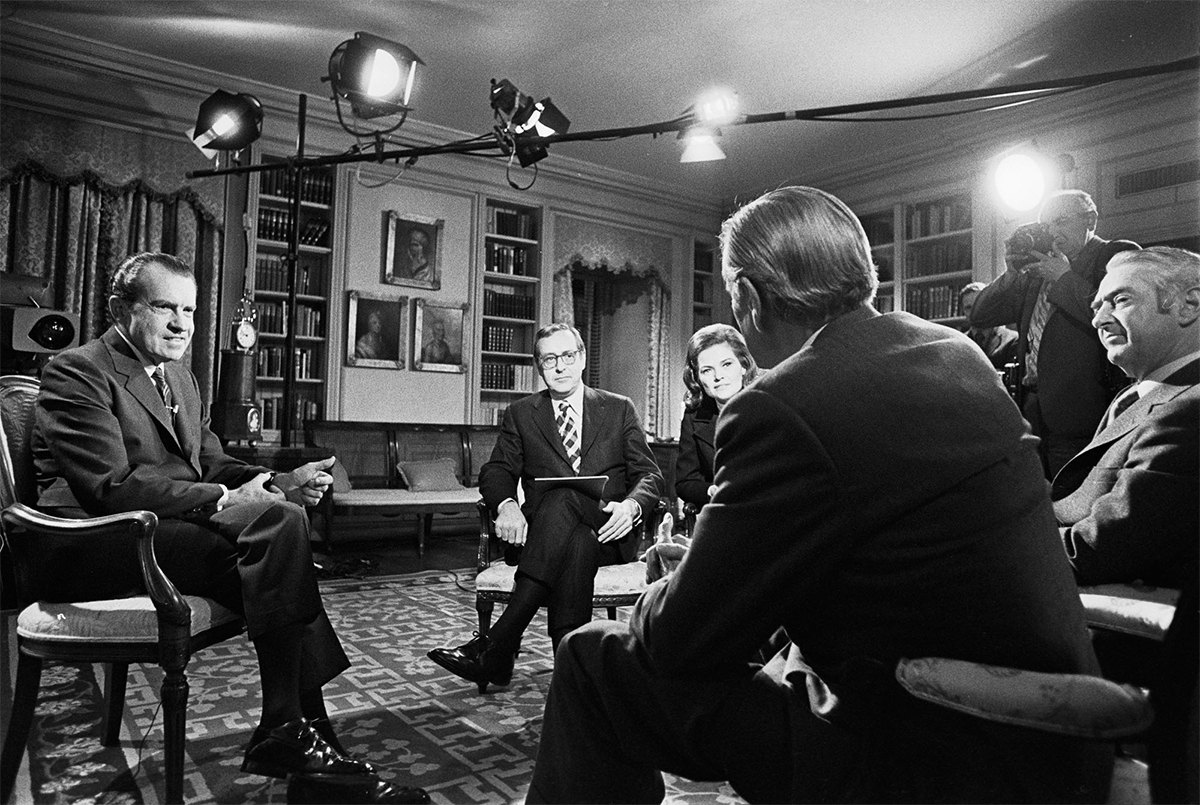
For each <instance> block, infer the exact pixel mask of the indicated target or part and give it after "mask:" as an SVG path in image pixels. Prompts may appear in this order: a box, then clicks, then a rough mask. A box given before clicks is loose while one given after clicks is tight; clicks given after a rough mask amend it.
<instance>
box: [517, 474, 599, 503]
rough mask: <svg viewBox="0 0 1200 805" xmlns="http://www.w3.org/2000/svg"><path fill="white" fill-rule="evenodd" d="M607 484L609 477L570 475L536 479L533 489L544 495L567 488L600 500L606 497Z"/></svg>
mask: <svg viewBox="0 0 1200 805" xmlns="http://www.w3.org/2000/svg"><path fill="white" fill-rule="evenodd" d="M607 483H608V476H607V475H568V476H565V477H562V478H534V479H533V488H534V489H535V490H537V493H538V494H539V495H543V494H545V493H546V492H549V491H550V490H551V489H557V488H558V487H562V486H566V487H569V488H571V489H575V490H577V491H579V492H582V493H583V494H585V495H587V496H588V497H591V498H595V499H596V500H600V499H602V498H603V497H604V485H605V484H607Z"/></svg>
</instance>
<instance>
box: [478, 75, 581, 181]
mask: <svg viewBox="0 0 1200 805" xmlns="http://www.w3.org/2000/svg"><path fill="white" fill-rule="evenodd" d="M489 95H490V102H491V106H492V111H493V112H494V113H495V115H496V118H497V119H498V120H499V121H500V123H501V125H498V126H496V139H497V141H498V142H499V143H500V147H501V148H502V149H504V151H505V153H507V154H514V153H515V155H516V157H517V160H518V161H519V162H520V163H521V167H522V168H527V167H529V166H530V165H532V164H534V163H535V162H539V161H541V160H543V159H545V158H546V156H547V151H546V146H545V145H543V144H541V143H531V142H530V140H532V139H534V138H538V137H550V136H553V135H555V134H565V133H566V131H567V130H568V129H569V128H570V127H571V121H570V120H568V119H567V116H566V115H564V114H563V113H562V112H561V111H559V109H558V107H557V106H555V105H554V102H553V101H551V100H550V99H549V98H543V99H542V100H540V101H534V99H533V98H531V97H530V96H528V95H526V94H524V93H523V92H521V91H520V90H519V89H517V88H516V86H514V85H513V83H512V82H511V81H509V80H508V79H507V78H502V79H500V80H499V81H497V80H496V79H494V78H493V79H492V89H491V92H490V94H489Z"/></svg>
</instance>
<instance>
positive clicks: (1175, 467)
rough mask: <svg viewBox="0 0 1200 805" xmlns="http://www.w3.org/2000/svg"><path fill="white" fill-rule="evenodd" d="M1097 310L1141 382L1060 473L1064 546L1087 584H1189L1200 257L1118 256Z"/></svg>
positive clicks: (1198, 442)
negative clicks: (1138, 581) (1137, 581)
mask: <svg viewBox="0 0 1200 805" xmlns="http://www.w3.org/2000/svg"><path fill="white" fill-rule="evenodd" d="M1092 310H1093V312H1094V315H1093V318H1092V325H1093V326H1094V327H1095V328H1096V332H1097V334H1098V335H1099V340H1100V342H1101V343H1102V344H1103V345H1104V348H1105V350H1106V351H1107V353H1108V359H1109V360H1110V361H1111V362H1112V363H1113V364H1114V365H1115V366H1117V367H1119V368H1120V369H1121V370H1122V371H1123V372H1124V373H1125V374H1126V375H1127V376H1128V377H1129V379H1130V380H1131V381H1132V383H1131V384H1130V386H1129V387H1128V388H1127V389H1126V390H1125V391H1123V392H1122V393H1121V394H1118V395H1117V397H1116V399H1114V400H1113V403H1112V405H1111V406H1110V408H1109V410H1108V411H1107V412H1106V414H1105V416H1104V417H1103V419H1102V420H1101V421H1100V424H1099V426H1098V427H1097V428H1096V432H1095V436H1094V437H1093V438H1092V441H1091V443H1090V444H1088V446H1087V447H1086V448H1084V449H1083V450H1082V451H1081V452H1080V453H1079V454H1078V455H1076V456H1075V457H1074V458H1072V459H1071V460H1070V461H1068V462H1067V464H1066V466H1064V467H1063V468H1062V470H1060V471H1059V473H1058V475H1056V476H1055V477H1054V482H1053V485H1052V489H1051V496H1052V497H1053V499H1054V513H1055V516H1056V517H1057V518H1058V522H1059V524H1060V525H1061V527H1062V538H1063V543H1064V545H1065V546H1066V550H1067V555H1068V557H1069V558H1070V561H1071V565H1072V567H1074V569H1075V578H1076V579H1077V580H1078V581H1079V583H1080V584H1083V585H1092V584H1105V583H1109V582H1131V581H1134V580H1141V581H1143V582H1146V583H1148V584H1154V585H1161V586H1165V587H1182V586H1183V585H1184V583H1185V582H1186V581H1188V580H1193V581H1194V579H1195V577H1196V574H1197V572H1200V570H1198V567H1197V556H1198V542H1197V539H1196V535H1197V534H1198V533H1200V477H1198V476H1200V385H1198V383H1200V324H1197V320H1198V319H1200V255H1197V254H1195V253H1194V252H1189V251H1185V250H1183V249H1173V248H1168V247H1161V246H1155V247H1151V248H1148V249H1144V250H1142V251H1137V252H1123V253H1121V254H1118V255H1117V256H1116V257H1114V258H1113V259H1112V260H1111V261H1110V262H1109V264H1108V273H1107V274H1106V275H1105V276H1104V279H1102V280H1101V281H1100V287H1099V289H1098V290H1097V291H1096V297H1095V299H1094V300H1093V302H1092Z"/></svg>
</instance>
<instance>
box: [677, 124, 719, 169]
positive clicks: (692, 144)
mask: <svg viewBox="0 0 1200 805" xmlns="http://www.w3.org/2000/svg"><path fill="white" fill-rule="evenodd" d="M679 139H681V140H683V154H681V155H680V157H679V161H680V162H716V161H718V160H721V159H724V158H725V152H724V151H722V150H721V145H720V143H719V142H718V141H719V140H720V139H721V130H720V129H715V128H711V127H708V126H692V127H691V128H689V129H686V130H685V131H681V132H679Z"/></svg>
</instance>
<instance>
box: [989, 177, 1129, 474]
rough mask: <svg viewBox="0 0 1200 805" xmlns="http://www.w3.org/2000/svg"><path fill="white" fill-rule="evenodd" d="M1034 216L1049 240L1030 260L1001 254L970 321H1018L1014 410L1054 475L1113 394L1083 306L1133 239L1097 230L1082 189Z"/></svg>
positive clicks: (1090, 203)
mask: <svg viewBox="0 0 1200 805" xmlns="http://www.w3.org/2000/svg"><path fill="white" fill-rule="evenodd" d="M1038 220H1039V221H1040V222H1041V223H1043V224H1045V225H1046V226H1048V227H1049V230H1050V234H1051V236H1052V237H1053V247H1052V248H1051V250H1050V251H1049V252H1041V251H1033V252H1031V256H1032V257H1033V258H1035V259H1034V260H1033V262H1030V263H1025V264H1021V263H1019V262H1014V255H1012V254H1011V253H1010V254H1006V255H1005V264H1006V268H1005V271H1004V273H1003V274H1001V275H1000V276H999V277H997V278H996V279H995V280H993V281H992V283H991V284H990V285H988V286H987V287H986V288H984V289H983V290H982V291H980V292H979V296H978V297H977V298H976V299H975V306H974V309H973V310H972V311H971V316H970V323H971V324H972V325H973V326H976V327H996V326H1001V325H1006V324H1009V323H1010V322H1016V323H1017V334H1018V336H1019V342H1018V347H1017V356H1018V360H1019V361H1020V362H1021V363H1022V364H1023V365H1022V369H1023V373H1024V374H1023V377H1022V380H1021V386H1022V388H1021V391H1022V395H1021V396H1022V397H1023V398H1024V399H1023V403H1022V406H1021V413H1023V414H1024V415H1025V418H1026V419H1027V420H1028V421H1029V424H1030V425H1031V426H1032V427H1033V433H1034V435H1035V436H1037V437H1038V438H1039V439H1041V444H1040V445H1039V451H1040V454H1041V457H1042V464H1043V466H1044V469H1045V473H1046V477H1047V478H1053V477H1054V474H1055V473H1056V472H1058V470H1059V469H1061V468H1062V465H1063V464H1065V463H1066V462H1067V459H1069V458H1071V457H1072V456H1073V455H1075V454H1076V453H1078V452H1079V451H1080V450H1082V449H1083V447H1084V445H1086V444H1087V443H1088V441H1089V440H1090V439H1091V437H1092V433H1093V432H1094V431H1095V429H1096V423H1097V422H1099V421H1100V416H1101V415H1102V414H1103V413H1104V410H1105V408H1106V407H1107V406H1108V403H1109V400H1110V399H1112V391H1111V388H1110V386H1111V384H1110V382H1109V378H1110V371H1109V366H1108V363H1107V362H1106V361H1105V359H1104V350H1102V349H1101V348H1100V345H1099V343H1098V342H1097V341H1096V337H1095V335H1094V334H1093V332H1092V327H1091V320H1092V311H1091V308H1090V305H1091V301H1092V297H1093V296H1094V295H1095V293H1096V288H1097V287H1098V286H1099V285H1100V280H1101V278H1102V277H1103V276H1104V268H1105V266H1107V265H1108V261H1109V259H1111V258H1112V256H1113V255H1114V254H1116V253H1117V252H1121V251H1125V250H1128V249H1136V248H1138V245H1137V244H1136V243H1133V242H1132V241H1128V240H1115V241H1107V240H1104V239H1102V238H1099V237H1097V236H1096V222H1097V220H1098V213H1097V211H1096V203H1095V202H1094V201H1093V200H1092V197H1091V196H1089V195H1088V194H1087V193H1085V192H1083V191H1082V190H1063V191H1060V192H1058V193H1055V194H1053V195H1052V196H1050V198H1048V199H1047V200H1046V202H1045V203H1044V204H1043V205H1042V209H1041V212H1040V214H1039V215H1038Z"/></svg>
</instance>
